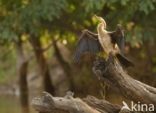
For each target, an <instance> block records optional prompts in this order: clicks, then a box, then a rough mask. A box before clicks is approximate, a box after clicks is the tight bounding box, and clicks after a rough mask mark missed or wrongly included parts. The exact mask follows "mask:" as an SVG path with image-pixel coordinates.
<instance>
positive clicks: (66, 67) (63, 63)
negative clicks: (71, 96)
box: [52, 39, 75, 91]
mask: <svg viewBox="0 0 156 113" xmlns="http://www.w3.org/2000/svg"><path fill="white" fill-rule="evenodd" d="M52 41H53V47H54V50H55V56H56V58H57V60H58V62H59V63H60V65H61V67H62V68H63V70H64V72H65V74H66V76H67V77H68V81H69V85H70V90H71V91H75V85H74V80H73V77H72V69H71V67H70V65H69V64H68V62H66V61H65V60H64V58H63V57H62V55H61V53H60V50H59V48H58V46H57V41H55V40H54V39H53V40H52Z"/></svg>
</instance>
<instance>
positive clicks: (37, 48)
mask: <svg viewBox="0 0 156 113" xmlns="http://www.w3.org/2000/svg"><path fill="white" fill-rule="evenodd" d="M30 43H31V45H32V47H33V49H34V53H35V56H36V59H37V63H38V65H39V69H40V73H41V75H42V77H43V88H44V90H45V91H47V92H49V93H51V94H55V89H54V86H53V83H52V81H51V77H50V71H49V67H48V64H47V61H46V58H45V56H44V54H43V49H42V45H41V42H40V39H39V38H37V37H31V38H30Z"/></svg>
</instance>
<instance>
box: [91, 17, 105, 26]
mask: <svg viewBox="0 0 156 113" xmlns="http://www.w3.org/2000/svg"><path fill="white" fill-rule="evenodd" d="M94 17H95V18H96V19H97V20H98V21H100V23H102V25H103V29H106V21H105V20H104V19H103V18H102V17H99V16H97V15H94Z"/></svg>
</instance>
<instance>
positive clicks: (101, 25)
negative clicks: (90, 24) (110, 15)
mask: <svg viewBox="0 0 156 113" xmlns="http://www.w3.org/2000/svg"><path fill="white" fill-rule="evenodd" d="M105 27H106V26H105V25H104V24H103V23H100V24H99V25H98V27H97V31H98V34H103V33H107V31H106V28H105Z"/></svg>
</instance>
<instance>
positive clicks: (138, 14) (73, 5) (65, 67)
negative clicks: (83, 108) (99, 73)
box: [0, 0, 156, 113]
mask: <svg viewBox="0 0 156 113" xmlns="http://www.w3.org/2000/svg"><path fill="white" fill-rule="evenodd" d="M94 14H97V15H99V16H102V17H103V18H104V19H105V20H106V22H107V26H108V30H110V31H112V30H114V29H115V27H116V25H117V24H121V25H122V26H123V28H124V30H125V38H126V47H125V51H126V56H128V57H129V58H130V59H132V61H133V62H134V63H135V67H134V68H130V69H128V72H129V73H130V74H131V75H133V77H134V78H136V79H138V80H140V81H142V82H145V83H147V84H149V85H152V86H154V87H156V50H155V48H156V44H155V43H156V0H135V1H134V0H133V1H132V0H120V1H119V0H0V51H1V54H0V112H1V113H10V112H12V113H21V112H22V113H28V112H35V111H32V110H30V109H29V103H30V100H31V99H32V97H34V96H35V95H37V94H39V93H40V92H42V91H43V90H45V91H48V92H50V93H51V94H53V95H55V96H63V95H65V93H66V91H68V90H72V91H74V93H75V95H76V96H79V97H84V96H86V95H88V94H89V95H94V96H96V97H99V98H103V97H102V94H101V92H102V91H101V90H103V88H102V86H101V85H100V83H99V81H98V80H97V78H96V77H95V76H94V74H93V73H92V71H91V65H89V64H85V65H84V64H83V65H81V66H77V65H76V64H74V63H73V60H72V58H73V53H74V50H75V46H76V42H77V40H78V39H79V36H80V34H81V31H82V30H83V29H89V30H91V31H93V32H96V25H97V21H96V19H95V18H94V17H93V15H94ZM104 93H105V95H106V99H107V100H109V101H111V102H113V103H118V104H121V102H122V100H123V97H120V96H119V95H118V94H116V93H114V92H113V90H112V89H110V88H109V87H108V88H107V90H106V91H105V92H104Z"/></svg>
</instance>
